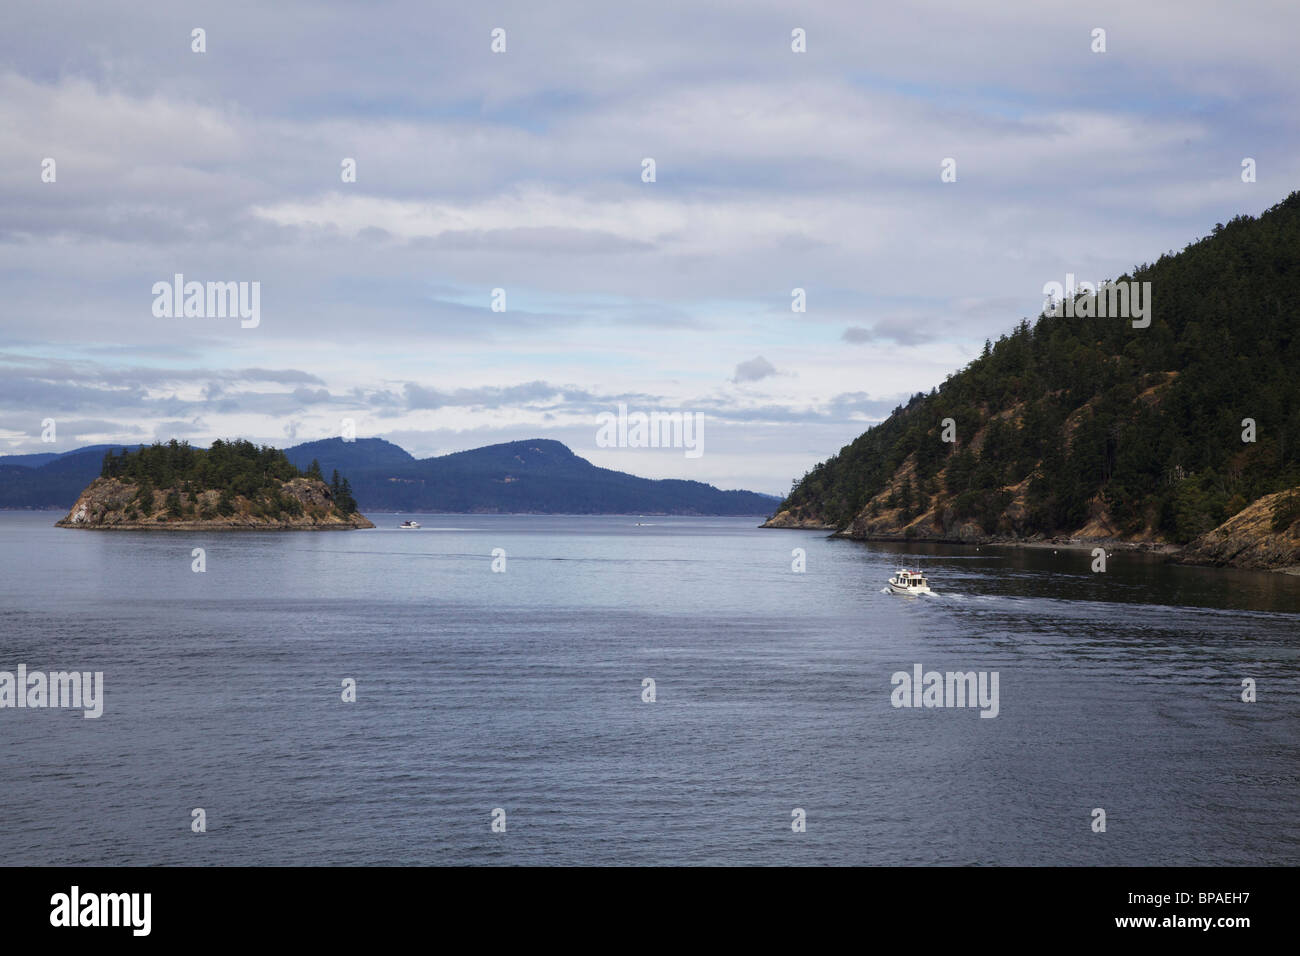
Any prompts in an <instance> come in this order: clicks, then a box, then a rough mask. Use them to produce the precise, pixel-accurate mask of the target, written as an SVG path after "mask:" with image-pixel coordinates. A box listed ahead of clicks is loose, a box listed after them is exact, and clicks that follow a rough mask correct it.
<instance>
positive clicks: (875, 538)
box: [758, 523, 1300, 576]
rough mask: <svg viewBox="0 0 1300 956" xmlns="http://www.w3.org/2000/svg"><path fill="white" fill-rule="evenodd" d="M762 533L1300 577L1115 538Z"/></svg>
mask: <svg viewBox="0 0 1300 956" xmlns="http://www.w3.org/2000/svg"><path fill="white" fill-rule="evenodd" d="M758 527H759V528H760V529H762V530H771V531H822V532H829V533H828V534H827V537H829V538H839V539H841V540H844V541H861V542H873V543H884V544H944V545H956V546H959V547H975V548H1017V549H1019V548H1023V549H1026V550H1033V551H1042V550H1045V549H1050V550H1052V551H1083V552H1090V551H1092V550H1093V549H1095V548H1104V549H1105V550H1106V554H1107V556H1108V557H1109V556H1110V555H1111V554H1112V553H1113V552H1116V551H1127V552H1137V553H1140V554H1150V555H1153V556H1156V557H1160V558H1163V559H1164V560H1165V561H1166V562H1168V563H1170V564H1180V565H1183V566H1185V567H1197V568H1230V569H1232V570H1234V571H1262V572H1266V573H1270V574H1289V575H1293V576H1300V564H1285V565H1281V566H1279V567H1247V566H1242V565H1236V564H1230V563H1226V562H1223V561H1215V560H1213V559H1210V558H1205V557H1199V556H1197V555H1195V554H1192V553H1190V552H1189V549H1188V548H1186V547H1183V546H1180V545H1176V544H1170V543H1169V542H1167V541H1151V540H1142V541H1125V540H1116V539H1113V538H1074V537H1070V538H1062V539H1052V538H1028V539H1024V540H1019V541H1018V540H1009V539H1006V538H992V537H982V536H981V537H973V538H964V539H963V538H949V537H934V536H929V535H925V536H916V537H905V536H903V535H884V534H868V535H862V534H852V533H850V532H847V531H844V530H842V529H837V528H834V527H831V526H828V525H815V524H811V523H809V524H767V523H764V524H761V525H759V526H758Z"/></svg>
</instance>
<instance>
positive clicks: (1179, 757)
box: [0, 513, 1300, 865]
mask: <svg viewBox="0 0 1300 956" xmlns="http://www.w3.org/2000/svg"><path fill="white" fill-rule="evenodd" d="M57 517H58V516H57V515H54V514H50V513H38V514H30V513H29V514H22V513H8V514H0V570H2V571H3V576H2V578H0V670H10V671H12V670H14V669H15V668H16V666H17V665H18V664H19V663H25V664H27V665H28V668H29V669H31V670H64V669H77V670H90V671H103V672H104V681H105V685H106V692H105V705H104V716H103V717H101V718H100V719H98V720H86V719H83V718H82V717H81V715H80V712H79V711H77V712H68V711H58V710H30V709H24V710H16V709H3V710H0V830H3V831H4V844H5V849H6V853H5V862H6V863H9V864H41V863H60V864H96V863H98V864H209V863H214V864H235V863H251V864H325V863H337V864H367V863H420V864H442V863H512V864H513V863H524V864H529V863H552V864H571V863H572V864H593V863H665V864H677V863H690V864H695V863H700V864H703V863H710V864H732V863H736V864H740V863H753V864H782V863H794V864H806V863H844V864H922V863H927V864H933V863H942V864H968V863H978V864H989V863H999V864H1016V863H1024V864H1102V863H1106V864H1121V865H1125V864H1134V865H1137V864H1247V863H1272V864H1279V863H1288V864H1294V863H1296V862H1300V810H1298V807H1300V799H1298V798H1300V578H1296V577H1291V576H1285V575H1277V574H1263V573H1253V572H1230V571H1217V570H1207V569H1193V568H1178V567H1173V566H1169V565H1165V564H1162V563H1160V562H1159V561H1158V560H1156V559H1152V558H1148V557H1142V556H1137V555H1126V554H1117V555H1115V556H1114V557H1112V558H1111V559H1110V561H1109V564H1108V568H1107V572H1106V573H1105V574H1093V573H1092V572H1091V571H1090V570H1089V565H1090V563H1091V560H1092V559H1091V557H1090V556H1089V555H1088V554H1087V553H1086V552H1070V553H1066V552H1062V553H1061V554H1057V555H1054V554H1052V553H1051V552H1050V551H1015V550H998V549H990V548H984V549H982V550H979V551H977V550H975V549H974V548H968V549H956V548H949V549H942V548H936V547H924V546H917V547H915V548H912V549H905V548H902V547H895V546H885V545H863V544H859V543H854V542H846V541H833V540H829V539H827V538H826V537H825V536H824V535H822V534H820V533H814V532H792V531H760V530H758V529H757V528H755V527H754V524H755V523H756V522H755V521H754V520H752V519H708V518H696V519H687V518H637V517H599V518H592V517H583V518H566V517H554V516H510V517H503V516H464V515H454V516H449V515H443V516H419V520H420V521H421V523H422V524H423V525H424V528H423V529H422V530H420V531H398V530H396V525H397V524H398V523H399V522H400V520H401V518H395V517H392V516H388V515H378V516H374V518H375V521H376V523H377V524H378V525H380V527H379V528H378V529H376V530H374V531H358V532H346V533H343V532H340V533H328V534H311V533H296V534H277V533H244V534H231V533H227V534H209V535H192V534H183V535H174V534H163V533H153V534H147V533H133V532H118V533H95V532H84V531H68V530H59V529H56V528H53V527H52V524H53V522H54V520H55V519H56V518H57ZM403 517H405V516H403ZM638 522H640V523H641V526H638ZM194 547H202V548H204V549H206V562H207V570H206V572H205V573H202V574H197V573H194V572H192V571H191V562H192V558H191V549H192V548H194ZM494 548H503V549H505V551H506V555H507V558H506V560H507V570H506V572H505V573H501V574H497V573H493V572H492V570H491V564H492V557H491V552H492V550H493V549H494ZM793 548H803V549H805V550H806V552H807V571H806V573H803V574H796V573H792V571H791V561H792V557H791V550H792V549H793ZM918 554H919V555H921V556H922V557H923V561H924V566H925V569H926V571H927V573H928V574H929V576H930V581H931V586H932V587H933V588H934V589H935V590H936V592H938V593H937V595H936V596H934V597H930V598H908V597H901V596H894V595H889V594H885V593H882V592H881V587H882V586H883V584H884V581H885V578H886V577H887V576H888V575H889V573H890V572H892V570H893V569H894V568H896V567H897V566H898V565H899V563H900V560H901V559H902V557H903V556H904V555H906V556H910V557H915V556H917V555H918ZM918 663H919V664H921V665H923V667H924V668H925V669H926V670H931V669H933V670H938V671H949V670H954V671H971V670H975V671H997V672H998V673H999V677H1000V681H999V686H1000V713H999V715H998V717H997V718H996V719H982V718H980V717H979V712H978V710H975V709H938V708H936V709H910V708H902V709H896V708H894V707H892V706H891V704H890V693H891V690H892V687H891V680H890V679H891V675H892V674H893V673H894V672H896V671H909V672H910V671H911V670H912V667H913V665H915V664H918ZM646 677H649V678H653V680H654V681H655V684H656V691H657V700H656V701H655V702H654V703H644V702H643V701H642V699H641V698H642V680H643V678H646ZM1244 677H1252V678H1254V679H1255V680H1256V681H1257V684H1258V700H1257V701H1256V702H1255V703H1244V702H1243V701H1242V700H1241V681H1242V678H1244ZM344 678H354V679H355V680H356V682H357V689H358V700H357V702H356V703H354V704H346V703H343V702H342V701H341V700H340V690H341V682H342V680H343V679H344ZM195 807H202V808H204V809H205V811H206V813H207V821H208V832H206V833H203V834H195V833H192V832H191V831H190V821H191V810H192V809H193V808H195ZM498 807H500V808H503V809H504V810H505V811H506V820H507V828H506V832H505V833H493V832H492V831H491V828H490V824H491V812H492V810H493V809H494V808H498ZM796 807H798V808H802V809H804V810H805V811H806V815H807V832H805V833H794V832H792V830H791V826H790V823H791V819H792V817H791V811H792V810H793V809H794V808H796ZM1097 807H1100V808H1104V809H1105V811H1106V814H1107V829H1106V832H1105V833H1094V832H1092V830H1091V828H1090V823H1091V820H1092V817H1091V812H1092V810H1093V808H1097Z"/></svg>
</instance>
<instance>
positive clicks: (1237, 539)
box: [760, 491, 1300, 574]
mask: <svg viewBox="0 0 1300 956" xmlns="http://www.w3.org/2000/svg"><path fill="white" fill-rule="evenodd" d="M1292 493H1293V492H1287V491H1283V492H1278V493H1276V494H1273V495H1266V496H1264V497H1263V498H1260V499H1259V500H1257V501H1255V502H1254V503H1252V504H1251V505H1249V506H1247V507H1246V508H1244V509H1242V510H1241V511H1240V512H1238V513H1237V514H1236V515H1234V516H1233V517H1231V518H1229V519H1228V520H1227V521H1225V522H1224V523H1223V524H1221V525H1220V526H1219V527H1217V528H1215V529H1214V530H1213V531H1210V532H1208V533H1206V534H1204V535H1202V536H1201V537H1199V538H1197V539H1196V540H1194V541H1192V542H1191V543H1189V544H1187V545H1183V546H1179V545H1176V544H1172V543H1170V542H1168V541H1162V540H1159V539H1154V538H1117V537H1104V536H1097V537H1094V536H1089V535H1079V534H1076V535H1057V536H1053V537H1044V536H1034V537H1030V538H1015V537H1006V536H998V535H987V534H983V533H981V532H980V531H979V530H978V528H977V527H976V526H974V525H973V523H968V524H963V525H961V526H959V527H958V528H957V529H956V530H957V532H958V533H957V534H947V535H935V534H924V533H912V534H909V533H907V529H903V530H889V531H886V530H884V529H883V528H882V527H881V525H882V524H885V523H887V521H886V522H882V521H880V520H876V521H873V522H872V523H871V524H872V526H871V527H868V526H866V523H865V522H863V521H861V520H860V519H859V520H856V521H854V522H852V523H851V524H850V525H848V526H847V527H844V528H836V527H834V526H832V525H828V524H826V523H825V522H824V521H820V520H818V519H816V518H815V517H810V516H807V515H793V514H791V513H790V512H789V511H779V512H777V513H776V514H775V515H773V516H772V517H771V518H769V519H768V520H767V521H765V522H764V523H763V524H762V525H760V527H762V528H777V529H793V530H803V531H829V532H831V534H830V537H834V538H845V539H848V540H852V541H877V542H885V541H889V542H896V543H907V544H960V545H978V546H981V547H1010V548H1034V549H1042V548H1051V549H1053V550H1061V551H1064V550H1070V551H1091V550H1092V549H1094V548H1105V549H1106V551H1107V552H1111V551H1137V552H1142V553H1147V554H1155V555H1160V556H1162V557H1164V558H1165V559H1167V560H1169V561H1172V562H1174V563H1177V564H1187V565H1201V566H1207V567H1232V568H1242V569H1247V570H1259V571H1276V572H1279V573H1285V574H1300V522H1295V523H1292V524H1291V525H1290V526H1289V527H1286V528H1282V529H1281V530H1277V531H1275V530H1273V523H1274V522H1273V515H1274V508H1275V506H1276V505H1277V504H1278V503H1279V500H1280V499H1281V498H1282V497H1283V496H1285V495H1288V494H1292Z"/></svg>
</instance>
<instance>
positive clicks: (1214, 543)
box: [1179, 488, 1300, 570]
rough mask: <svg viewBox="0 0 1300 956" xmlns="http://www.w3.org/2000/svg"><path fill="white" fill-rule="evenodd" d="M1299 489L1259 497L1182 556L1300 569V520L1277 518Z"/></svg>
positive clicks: (1202, 560)
mask: <svg viewBox="0 0 1300 956" xmlns="http://www.w3.org/2000/svg"><path fill="white" fill-rule="evenodd" d="M1297 493H1300V488H1297V489H1292V490H1290V491H1280V492H1278V493H1277V494H1274V495H1266V496H1265V497H1263V498H1260V499H1259V500H1258V501H1256V502H1255V503H1253V504H1251V505H1249V506H1248V507H1246V508H1244V509H1243V510H1241V511H1239V512H1238V513H1237V514H1235V515H1233V516H1232V517H1231V518H1229V519H1228V520H1227V521H1225V522H1224V523H1223V524H1221V525H1219V526H1218V527H1217V528H1215V529H1214V530H1213V531H1211V532H1209V533H1207V534H1204V535H1202V536H1201V537H1199V538H1197V539H1196V540H1195V541H1193V542H1192V543H1191V544H1189V545H1188V546H1187V547H1186V548H1185V549H1183V551H1182V553H1181V554H1180V555H1179V560H1180V561H1182V562H1184V563H1187V564H1213V565H1231V566H1232V567H1236V568H1272V569H1277V570H1292V569H1300V520H1292V521H1290V522H1284V523H1283V525H1282V526H1281V527H1279V526H1278V522H1276V521H1275V520H1274V519H1275V515H1276V514H1278V513H1279V511H1280V509H1281V507H1282V506H1285V504H1286V503H1287V500H1288V499H1289V498H1290V496H1292V495H1296V494H1297Z"/></svg>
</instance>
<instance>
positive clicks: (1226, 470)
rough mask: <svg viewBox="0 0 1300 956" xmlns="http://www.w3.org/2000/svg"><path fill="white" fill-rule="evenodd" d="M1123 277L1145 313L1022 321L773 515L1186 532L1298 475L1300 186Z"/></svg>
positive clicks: (792, 520)
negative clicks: (1148, 299)
mask: <svg viewBox="0 0 1300 956" xmlns="http://www.w3.org/2000/svg"><path fill="white" fill-rule="evenodd" d="M1117 278H1119V279H1122V280H1125V281H1127V280H1136V281H1139V282H1150V283H1151V295H1152V305H1153V310H1152V316H1151V323H1150V325H1149V327H1147V328H1134V327H1133V325H1132V323H1131V322H1130V321H1129V320H1127V319H1124V318H1080V317H1067V316H1065V315H1059V316H1049V315H1044V316H1040V317H1039V318H1038V320H1037V321H1035V322H1032V323H1031V322H1029V321H1028V320H1026V321H1022V322H1021V323H1020V324H1019V325H1018V326H1017V327H1016V328H1015V329H1014V330H1013V331H1011V332H1010V333H1008V334H1006V335H1004V336H1002V337H1001V338H1000V339H999V340H998V341H997V342H995V343H986V345H985V349H984V354H983V355H982V356H981V357H979V358H977V359H976V360H975V361H973V362H971V363H970V364H969V365H968V366H967V367H966V368H964V369H963V370H961V371H960V372H957V373H956V374H954V375H951V376H949V378H948V379H947V380H946V381H945V382H944V383H943V384H942V385H941V386H940V387H939V388H937V389H935V390H933V391H931V392H930V393H929V394H928V395H927V394H924V393H921V394H917V395H915V396H913V397H912V399H911V400H910V401H909V402H907V404H906V405H905V406H900V407H899V408H897V409H895V411H894V412H893V414H892V415H890V417H889V418H888V419H886V420H885V421H884V422H882V423H881V424H879V425H876V426H875V427H873V428H871V429H870V430H868V431H867V432H866V433H864V434H863V435H862V436H860V437H859V438H858V439H856V440H855V441H854V442H852V443H851V444H849V445H847V446H846V447H844V448H843V449H841V450H840V451H839V453H838V454H836V455H834V456H832V457H831V458H829V459H828V460H826V461H825V462H822V463H821V464H819V465H818V466H817V467H816V468H814V469H813V470H812V471H810V472H809V473H808V474H807V475H805V476H804V477H803V479H802V480H801V481H799V482H797V484H796V486H795V487H794V488H793V489H792V491H791V492H790V494H789V496H788V497H787V498H786V500H785V502H784V503H782V505H781V506H780V508H779V509H778V513H777V515H776V516H775V517H774V519H773V520H772V521H771V522H770V524H772V525H774V526H781V525H795V524H822V525H827V526H833V527H837V528H846V529H849V530H850V531H851V532H852V533H855V534H858V535H861V536H869V535H872V534H875V533H881V534H902V535H915V536H927V537H960V538H970V537H973V536H976V535H980V534H983V535H988V536H1005V537H1014V538H1023V537H1029V536H1033V535H1038V534H1042V535H1053V534H1081V535H1090V536H1113V537H1119V538H1131V539H1138V538H1145V539H1151V540H1162V541H1169V542H1173V543H1177V544H1182V543H1186V542H1189V541H1191V540H1192V539H1194V538H1196V537H1198V536H1200V535H1202V534H1204V533H1206V532H1208V531H1210V530H1211V529H1213V528H1215V527H1216V526H1218V525H1219V524H1221V523H1222V522H1224V521H1225V520H1226V519H1227V518H1229V517H1231V516H1232V515H1234V514H1236V513H1238V512H1240V511H1241V510H1242V509H1244V508H1245V507H1246V506H1247V505H1248V504H1250V503H1251V502H1253V501H1255V500H1256V499H1258V498H1260V497H1261V496H1263V495H1267V494H1270V493H1272V492H1277V491H1281V490H1283V489H1286V488H1291V487H1294V486H1296V485H1300V309H1298V306H1297V303H1298V302H1300V193H1293V194H1291V196H1289V197H1288V198H1287V199H1286V200H1285V201H1283V202H1282V203H1279V204H1278V205H1276V206H1274V207H1272V208H1271V209H1269V210H1268V211H1267V212H1266V213H1264V214H1263V215H1261V216H1260V217H1258V218H1252V217H1249V216H1238V217H1237V218H1234V219H1233V220H1231V221H1230V222H1228V223H1226V224H1219V225H1216V226H1214V228H1213V231H1212V233H1211V234H1210V235H1208V236H1207V237H1205V238H1204V239H1201V240H1199V241H1197V242H1194V243H1192V244H1191V245H1189V246H1188V247H1187V248H1186V249H1184V250H1183V251H1182V252H1179V253H1170V254H1166V255H1163V256H1161V257H1160V258H1159V259H1158V260H1157V261H1156V262H1155V263H1153V264H1150V265H1143V266H1139V267H1137V268H1135V269H1134V270H1133V272H1132V273H1131V274H1130V275H1126V276H1122V277H1117ZM947 418H951V419H952V420H953V421H954V423H955V437H956V441H955V442H945V441H943V440H942V437H943V425H942V423H943V420H944V419H947ZM1244 419H1252V420H1253V421H1254V423H1255V435H1254V436H1253V437H1254V438H1255V440H1254V441H1253V442H1252V441H1244V440H1243V432H1244V431H1246V429H1247V426H1244V425H1243V420H1244ZM1284 517H1285V516H1284V515H1279V516H1278V521H1279V522H1280V521H1283V520H1284Z"/></svg>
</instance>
